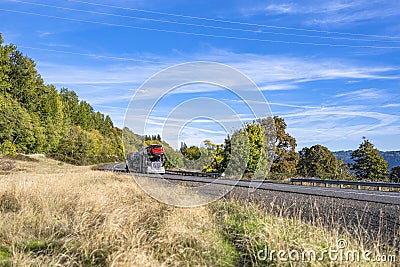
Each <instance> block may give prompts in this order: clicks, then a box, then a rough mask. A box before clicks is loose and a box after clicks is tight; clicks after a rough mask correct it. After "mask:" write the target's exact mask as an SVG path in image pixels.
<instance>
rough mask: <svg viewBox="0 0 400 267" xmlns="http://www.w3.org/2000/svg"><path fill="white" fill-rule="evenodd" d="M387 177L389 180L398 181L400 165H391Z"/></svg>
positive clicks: (399, 179) (399, 180)
mask: <svg viewBox="0 0 400 267" xmlns="http://www.w3.org/2000/svg"><path fill="white" fill-rule="evenodd" d="M389 177H390V181H391V182H394V183H400V166H396V167H393V168H392V170H391V171H390V176H389Z"/></svg>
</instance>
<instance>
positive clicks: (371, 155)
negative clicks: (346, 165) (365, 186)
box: [351, 137, 388, 181]
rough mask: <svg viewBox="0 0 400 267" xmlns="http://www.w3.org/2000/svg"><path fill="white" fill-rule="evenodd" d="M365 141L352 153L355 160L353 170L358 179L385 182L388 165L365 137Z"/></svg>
mask: <svg viewBox="0 0 400 267" xmlns="http://www.w3.org/2000/svg"><path fill="white" fill-rule="evenodd" d="M363 140H364V141H363V142H362V143H361V144H360V146H359V148H358V149H357V150H354V151H353V152H352V153H351V158H352V159H353V160H354V164H352V166H351V169H352V170H354V172H355V175H356V177H357V178H358V179H362V180H372V181H382V180H385V179H386V177H387V175H388V163H387V162H386V161H385V160H384V159H383V157H382V156H381V155H380V154H379V152H378V150H377V149H376V148H375V147H374V145H373V144H372V143H371V142H370V141H369V140H368V139H365V137H364V138H363Z"/></svg>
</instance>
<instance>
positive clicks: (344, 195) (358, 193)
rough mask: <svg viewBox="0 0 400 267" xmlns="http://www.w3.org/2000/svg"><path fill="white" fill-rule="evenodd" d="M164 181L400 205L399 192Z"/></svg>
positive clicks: (111, 166)
mask: <svg viewBox="0 0 400 267" xmlns="http://www.w3.org/2000/svg"><path fill="white" fill-rule="evenodd" d="M99 169H100V170H113V171H121V172H123V171H125V163H124V162H122V163H116V164H109V165H105V166H103V167H101V168H99ZM149 176H150V177H154V178H159V176H158V175H149ZM162 178H164V179H168V180H175V181H182V182H197V183H214V184H216V185H217V184H218V185H230V186H232V185H235V186H236V187H242V188H249V189H251V190H257V189H258V190H260V189H262V190H269V191H278V192H287V193H296V194H302V195H312V196H323V197H332V198H340V199H352V200H358V201H367V202H374V203H382V204H391V205H400V193H398V192H382V191H374V190H359V189H357V190H356V189H345V188H333V187H315V186H302V185H291V184H278V183H271V182H260V181H259V180H250V181H249V180H232V179H223V178H219V179H213V178H207V177H196V176H181V175H172V174H165V175H163V176H162Z"/></svg>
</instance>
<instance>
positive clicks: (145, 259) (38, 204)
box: [0, 155, 375, 266]
mask: <svg viewBox="0 0 400 267" xmlns="http://www.w3.org/2000/svg"><path fill="white" fill-rule="evenodd" d="M35 157H36V158H38V159H39V162H26V161H17V162H16V168H15V170H13V171H11V173H10V174H8V175H0V266H38V265H41V266H82V265H85V266H238V265H267V264H269V265H272V266H277V265H283V266H287V265H288V263H287V262H281V261H277V260H275V261H273V262H267V261H260V260H258V259H257V257H256V254H257V252H258V251H259V250H260V249H263V248H264V247H265V245H268V246H269V247H270V248H272V249H276V250H279V249H299V250H301V249H315V250H317V251H319V250H321V249H324V248H327V247H329V246H331V245H333V244H336V240H337V239H338V238H345V239H346V240H347V241H348V243H349V244H350V247H351V248H354V249H362V246H363V245H362V244H360V243H359V242H357V241H356V240H352V239H351V238H349V237H347V236H342V235H339V233H337V232H335V231H327V230H325V229H323V228H317V227H313V226H309V225H307V224H304V223H301V222H299V221H298V220H294V219H285V218H279V217H275V216H272V215H269V214H266V213H265V212H264V211H262V210H261V209H260V208H259V207H257V206H256V205H253V204H251V203H249V204H247V205H242V204H239V203H238V202H236V201H234V200H230V201H222V200H221V201H218V202H215V203H212V204H210V205H208V206H204V207H198V208H190V209H189V208H174V207H171V206H168V205H166V204H163V203H160V202H158V201H156V200H154V199H152V198H150V197H149V196H147V195H146V194H145V193H143V192H142V190H141V189H140V188H139V187H138V185H137V184H136V183H135V181H134V179H133V178H132V177H131V176H129V175H125V174H115V173H110V172H100V171H92V170H91V169H90V167H75V166H71V165H68V164H62V163H60V162H57V161H54V160H50V159H47V158H44V157H43V156H40V155H39V156H35ZM372 249H374V248H372ZM290 264H291V265H293V266H304V265H310V266H314V265H317V266H326V264H329V262H327V261H324V262H312V263H310V262H307V263H304V262H303V263H296V262H292V263H290ZM358 265H368V266H374V265H375V264H373V263H366V262H362V263H355V264H354V266H358ZM337 266H339V265H337Z"/></svg>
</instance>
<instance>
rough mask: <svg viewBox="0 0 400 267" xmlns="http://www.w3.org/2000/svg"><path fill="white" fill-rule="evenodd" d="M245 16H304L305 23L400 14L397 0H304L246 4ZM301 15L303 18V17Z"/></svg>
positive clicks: (349, 20)
mask: <svg viewBox="0 0 400 267" xmlns="http://www.w3.org/2000/svg"><path fill="white" fill-rule="evenodd" d="M240 11H241V13H242V14H243V15H245V16H254V15H296V16H301V15H303V17H302V19H303V24H306V25H315V24H319V25H328V24H329V26H334V25H337V24H349V23H354V22H360V21H365V20H372V19H377V18H379V19H382V18H387V17H393V16H397V15H399V14H400V3H399V2H398V1H378V0H371V1H367V0H356V1H339V0H334V1H302V2H301V3H296V2H286V3H280V4H276V3H275V2H273V1H267V3H263V4H257V5H255V6H250V7H249V6H246V7H242V8H241V9H240ZM300 18H301V17H300Z"/></svg>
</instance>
